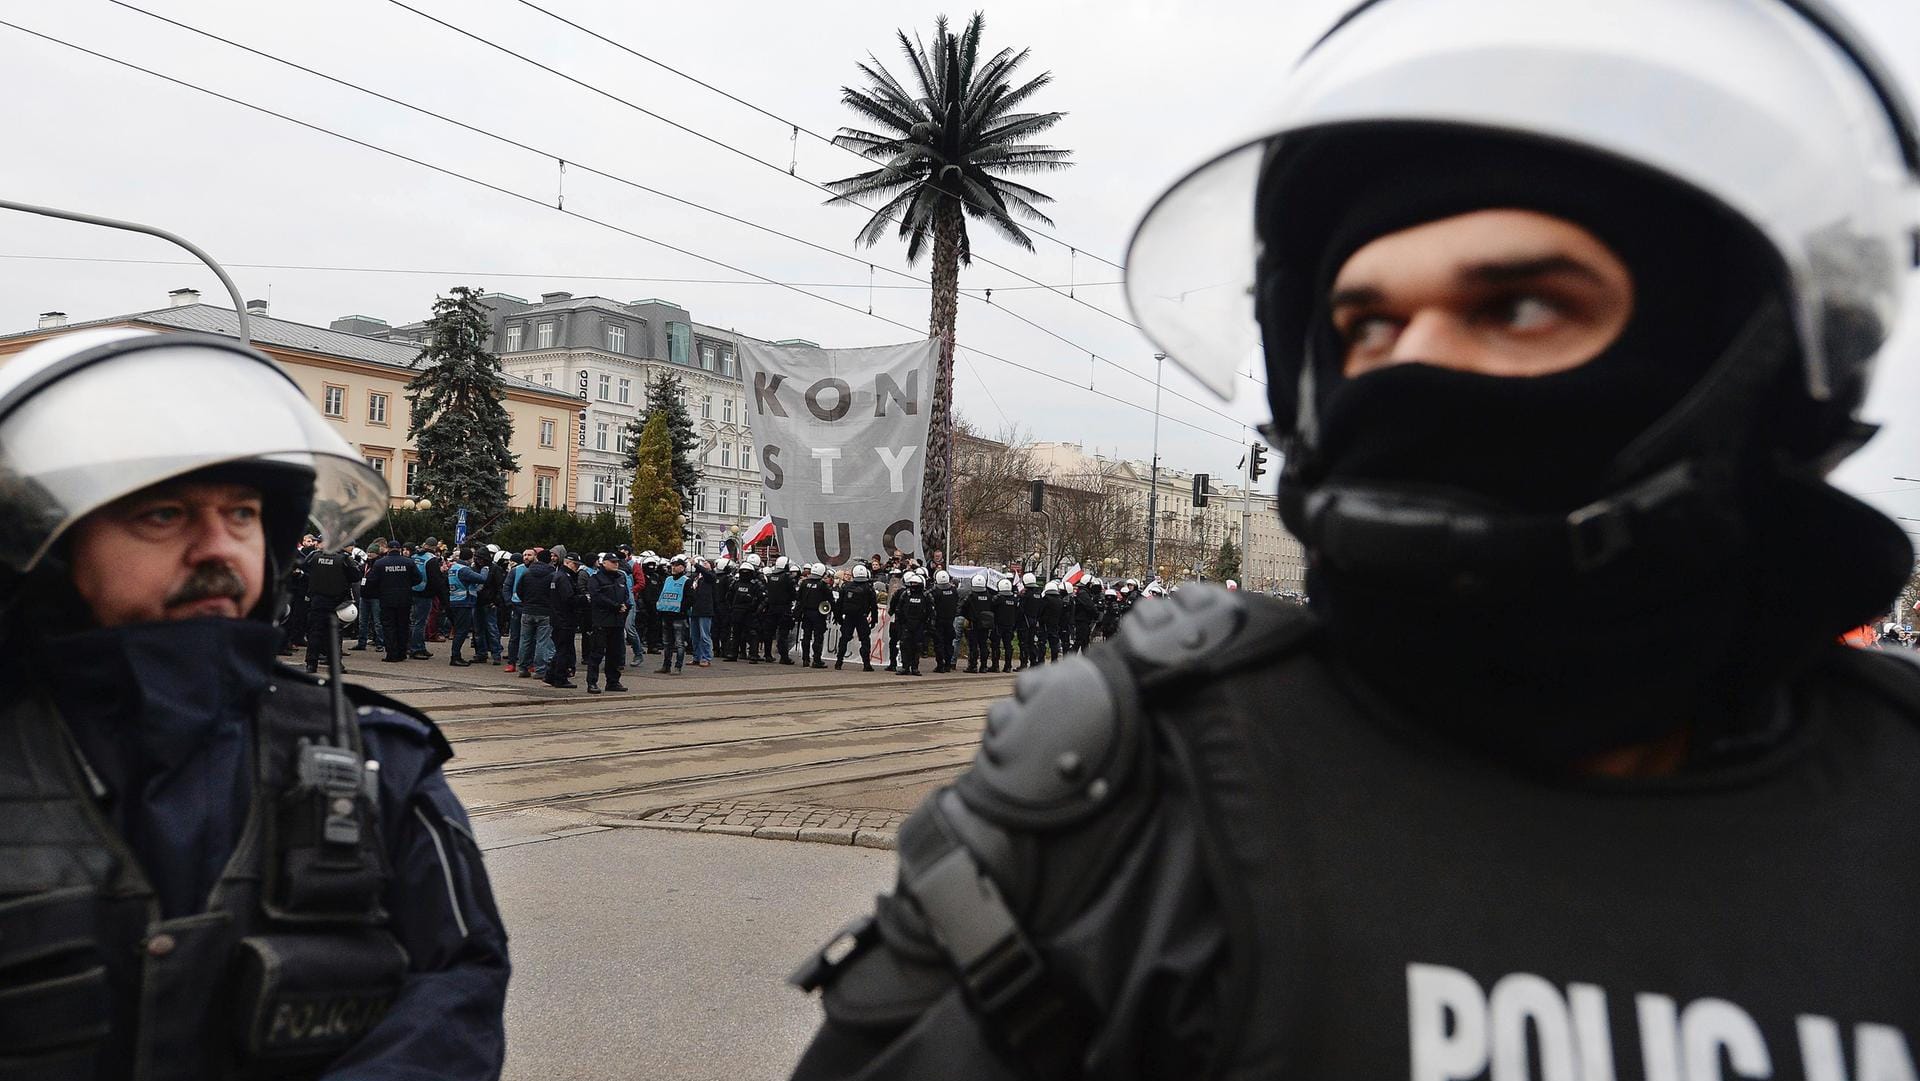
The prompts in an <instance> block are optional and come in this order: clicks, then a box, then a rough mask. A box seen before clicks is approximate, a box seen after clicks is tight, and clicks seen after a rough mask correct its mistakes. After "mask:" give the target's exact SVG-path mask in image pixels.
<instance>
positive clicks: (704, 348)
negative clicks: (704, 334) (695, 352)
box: [700, 342, 719, 371]
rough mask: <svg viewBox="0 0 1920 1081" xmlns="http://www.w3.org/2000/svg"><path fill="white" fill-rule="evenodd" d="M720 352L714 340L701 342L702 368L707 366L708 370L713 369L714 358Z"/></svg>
mask: <svg viewBox="0 0 1920 1081" xmlns="http://www.w3.org/2000/svg"><path fill="white" fill-rule="evenodd" d="M718 352H719V349H718V347H716V346H715V345H714V344H713V343H712V342H701V343H700V366H701V367H702V368H705V369H706V370H707V371H712V370H713V358H714V357H715V356H716V355H717V354H718Z"/></svg>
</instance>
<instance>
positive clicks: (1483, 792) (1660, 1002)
mask: <svg viewBox="0 0 1920 1081" xmlns="http://www.w3.org/2000/svg"><path fill="white" fill-rule="evenodd" d="M1778 689H1779V691H1780V694H1779V695H1778V696H1777V697H1773V698H1768V699H1765V700H1764V701H1763V702H1761V703H1760V704H1761V705H1762V706H1764V707H1765V708H1766V709H1768V710H1770V711H1771V712H1770V714H1769V715H1770V716H1771V717H1772V728H1771V738H1770V739H1769V740H1768V741H1767V742H1766V743H1764V744H1761V745H1758V746H1732V745H1729V746H1727V747H1724V748H1714V749H1713V750H1712V753H1709V754H1706V755H1704V756H1703V759H1702V761H1701V762H1700V763H1699V764H1698V765H1697V766H1696V767H1692V768H1689V769H1687V770H1684V771H1682V772H1681V773H1680V774H1677V775H1674V776H1670V777H1657V778H1642V779H1634V780H1626V779H1619V780H1614V779H1605V778H1592V777H1584V776H1567V775H1564V774H1560V773H1557V772H1551V771H1541V770H1533V769H1523V768H1521V767H1518V766H1513V765H1509V764H1505V763H1499V762H1496V761H1494V760H1492V759H1489V758H1486V757H1484V756H1482V755H1479V754H1477V753H1473V752H1469V751H1467V750H1466V749H1465V748H1464V747H1461V746H1458V745H1456V744H1454V743H1452V742H1450V741H1448V740H1446V739H1444V738H1443V737H1441V736H1440V735H1438V734H1437V733H1436V732H1435V731H1434V730H1432V729H1431V728H1427V727H1424V726H1421V725H1419V724H1417V723H1416V722H1414V721H1413V720H1412V719H1411V718H1408V717H1405V716H1404V715H1402V714H1400V713H1398V712H1397V711H1396V710H1395V709H1394V708H1392V707H1390V706H1388V705H1387V703H1385V702H1384V701H1383V700H1381V699H1379V698H1378V697H1377V696H1375V695H1373V694H1372V693H1370V692H1369V691H1368V690H1367V688H1365V687H1364V686H1361V685H1360V684H1358V683H1357V682H1356V680H1355V678H1354V677H1353V676H1352V675H1351V673H1350V672H1349V671H1348V670H1347V669H1346V668H1345V667H1344V666H1342V665H1341V664H1340V663H1339V662H1337V661H1336V660H1335V659H1334V658H1333V657H1332V655H1331V653H1330V651H1329V650H1328V649H1327V648H1326V647H1325V646H1324V644H1323V643H1322V640H1321V638H1320V632H1319V629H1318V624H1317V622H1316V620H1315V617H1314V616H1312V615H1311V614H1310V613H1309V612H1308V611H1307V610H1306V609H1304V608H1301V607H1298V606H1295V605H1290V604H1287V603H1285V602H1282V601H1278V600H1272V599H1269V598H1264V597H1256V596H1250V595H1248V594H1245V593H1231V592H1228V591H1226V590H1222V589H1218V588H1214V587H1189V588H1187V589H1183V590H1182V591H1181V592H1180V593H1179V594H1178V595H1177V596H1175V597H1173V598H1171V599H1167V600H1163V601H1159V602H1157V603H1154V604H1151V605H1142V606H1141V608H1140V610H1139V611H1137V612H1135V613H1134V614H1133V616H1132V617H1131V618H1130V619H1128V620H1127V621H1126V623H1125V624H1123V625H1122V627H1121V633H1120V635H1119V637H1118V638H1116V639H1114V640H1112V641H1111V642H1109V643H1103V644H1101V645H1099V646H1097V647H1095V648H1094V649H1092V650H1089V651H1088V652H1087V653H1084V654H1076V655H1074V656H1072V657H1069V658H1067V659H1065V660H1063V661H1062V662H1060V663H1058V664H1050V665H1046V666H1043V667H1042V668H1040V669H1038V670H1036V671H1035V672H1032V673H1029V674H1028V675H1026V676H1023V677H1022V679H1021V680H1020V681H1018V682H1017V683H1016V684H1015V696H1014V698H1012V699H1009V700H1007V701H1003V702H1001V703H999V704H997V705H995V706H994V708H993V710H992V711H991V712H990V714H989V719H988V723H987V729H986V734H985V736H984V737H983V740H982V745H981V748H980V750H979V752H978V753H977V755H976V756H975V758H974V762H973V765H972V767H971V768H970V769H969V770H968V771H967V772H966V773H965V774H963V775H962V776H961V777H960V778H959V780H958V781H957V782H956V783H955V784H954V785H953V786H951V787H949V788H947V789H943V790H942V791H940V792H939V793H936V794H935V795H934V796H933V797H931V798H929V800H928V801H927V802H926V803H925V804H923V805H922V806H921V807H920V809H919V810H918V811H916V812H915V813H914V815H913V816H912V817H911V818H909V819H908V820H907V822H906V823H904V824H903V825H902V826H901V829H900V831H899V841H898V846H899V848H898V851H899V859H900V867H901V871H900V878H899V884H898V887H897V889H896V891H895V892H894V894H893V895H891V896H889V897H885V898H882V899H881V902H880V904H879V907H878V908H877V910H876V912H875V915H874V917H873V918H871V919H870V920H868V921H865V922H863V923H861V924H858V925H856V926H854V927H852V928H850V929H849V930H848V931H847V932H845V933H844V934H843V935H842V936H841V937H840V939H838V940H836V942H835V943H834V944H832V948H830V949H828V950H823V951H822V952H821V954H820V955H818V956H816V957H815V958H813V959H812V960H811V961H809V962H808V963H807V964H806V965H803V967H802V969H801V970H800V971H799V972H798V973H796V975H795V980H796V982H798V983H800V984H801V985H802V986H807V987H813V988H821V989H824V1004H825V1007H826V1016H827V1021H826V1024H825V1026H824V1027H823V1028H822V1030H821V1032H820V1034H819V1036H818V1037H817V1038H816V1039H815V1041H814V1044H813V1046H812V1047H811V1048H810V1049H809V1050H808V1051H807V1053H806V1054H805V1056H804V1057H803V1059H802V1061H801V1063H800V1065H799V1067H798V1069H797V1071H796V1073H795V1075H794V1076H795V1077H796V1078H797V1079H800V1081H823V1079H828V1078H851V1077H856V1076H857V1077H859V1078H862V1079H864V1081H882V1079H895V1078H898V1079H906V1078H913V1079H914V1081H959V1079H962V1078H966V1079H970V1081H971V1079H991V1081H1010V1079H1013V1078H1023V1077H1049V1078H1099V1079H1108V1081H1134V1079H1139V1081H1146V1079H1150V1078H1169V1077H1181V1078H1188V1077H1193V1078H1236V1079H1241V1078H1244V1079H1249V1081H1251V1079H1256V1078H1262V1079H1264V1078H1279V1079H1290V1078H1301V1079H1310V1078H1311V1079H1325V1078H1384V1077H1413V1078H1416V1079H1432V1081H1439V1079H1453V1078H1458V1079H1469V1078H1484V1077H1488V1076H1492V1077H1495V1078H1501V1077H1513V1078H1522V1077H1562V1078H1584V1079H1587V1081H1594V1079H1616V1081H1626V1079H1634V1081H1655V1079H1666V1081H1678V1079H1683V1078H1685V1079H1697V1078H1700V1077H1734V1076H1743V1077H1772V1078H1787V1077H1792V1078H1809V1079H1823V1081H1827V1079H1830V1081H1840V1079H1842V1078H1859V1077H1865V1076H1884V1077H1889V1078H1902V1079H1904V1078H1907V1077H1911V1076H1913V1074H1914V1070H1913V1063H1914V1062H1915V1061H1916V1058H1915V1051H1916V1049H1917V1048H1920V1045H1917V1044H1916V1043H1915V1040H1916V1037H1920V979H1916V978H1915V977H1914V973H1915V972H1917V971H1920V921H1916V920H1914V919H1912V914H1913V913H1914V912H1915V911H1920V859H1916V858H1915V841H1914V838H1915V837H1916V836H1920V769H1916V768H1915V763H1920V665H1915V664H1914V663H1912V661H1911V660H1910V659H1908V658H1905V657H1902V656H1897V655H1893V654H1887V653H1881V652H1876V651H1872V650H1858V649H1848V648H1845V647H1843V646H1840V645H1838V644H1834V645H1831V646H1829V647H1827V648H1826V650H1825V651H1824V652H1823V653H1821V654H1819V655H1818V656H1817V657H1816V658H1814V659H1812V660H1811V661H1810V662H1809V663H1808V664H1807V665H1806V666H1804V667H1803V668H1799V669H1796V670H1795V672H1794V673H1793V674H1792V675H1791V676H1790V677H1788V678H1786V679H1784V681H1783V682H1782V684H1781V685H1780V686H1779V688H1778ZM1883 1070H1884V1071H1885V1072H1884V1073H1883V1072H1880V1071H1883Z"/></svg>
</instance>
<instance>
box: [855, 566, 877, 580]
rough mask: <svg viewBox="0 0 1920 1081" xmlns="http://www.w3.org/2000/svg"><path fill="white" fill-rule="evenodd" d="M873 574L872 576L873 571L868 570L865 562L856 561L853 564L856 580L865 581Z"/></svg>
mask: <svg viewBox="0 0 1920 1081" xmlns="http://www.w3.org/2000/svg"><path fill="white" fill-rule="evenodd" d="M871 576H872V572H871V571H869V570H867V565H866V564H865V563H855V564H854V565H853V580H854V581H856V582H864V581H866V580H867V579H868V578H869V577H871Z"/></svg>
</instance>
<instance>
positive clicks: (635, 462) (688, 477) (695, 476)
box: [626, 371, 700, 507]
mask: <svg viewBox="0 0 1920 1081" xmlns="http://www.w3.org/2000/svg"><path fill="white" fill-rule="evenodd" d="M646 403H647V404H646V409H645V410H644V411H643V412H642V413H641V414H640V415H639V416H637V417H635V418H634V419H632V420H630V421H628V422H627V430H626V436H627V460H626V468H627V469H629V470H632V469H637V468H638V467H639V465H640V438H641V433H642V432H643V431H644V430H645V429H646V425H647V422H648V421H650V420H652V419H653V415H654V414H655V413H661V414H664V415H665V416H666V418H667V439H668V442H669V443H670V444H671V446H672V450H673V486H674V488H676V489H677V490H678V491H679V493H680V505H681V506H683V507H691V506H693V490H694V489H695V488H696V487H698V486H699V484H700V434H699V433H698V432H696V431H694V428H693V417H692V416H691V415H690V414H689V413H688V412H687V399H686V394H685V393H684V384H683V383H681V381H680V377H679V376H677V375H675V374H673V373H672V372H669V371H663V372H661V373H660V374H658V375H656V376H654V377H653V378H652V379H649V380H648V381H647V388H646Z"/></svg>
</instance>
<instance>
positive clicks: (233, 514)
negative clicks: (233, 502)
mask: <svg viewBox="0 0 1920 1081" xmlns="http://www.w3.org/2000/svg"><path fill="white" fill-rule="evenodd" d="M227 517H228V518H229V519H231V520H232V521H234V522H238V523H243V524H247V525H251V524H252V523H254V522H257V521H259V520H260V508H259V506H258V505H256V504H252V503H246V504H242V505H241V506H238V507H234V508H232V509H230V510H228V511H227Z"/></svg>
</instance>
